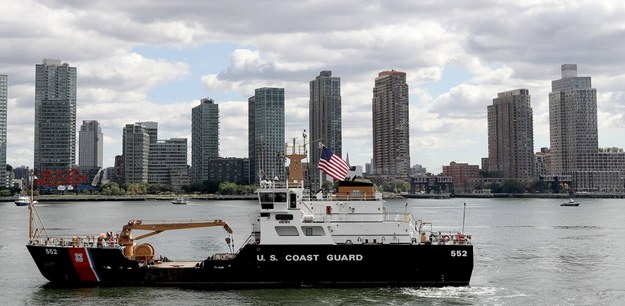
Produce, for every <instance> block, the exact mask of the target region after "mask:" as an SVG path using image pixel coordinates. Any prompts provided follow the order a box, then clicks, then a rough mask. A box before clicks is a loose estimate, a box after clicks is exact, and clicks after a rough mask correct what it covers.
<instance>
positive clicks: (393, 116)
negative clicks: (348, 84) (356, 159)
mask: <svg viewBox="0 0 625 306" xmlns="http://www.w3.org/2000/svg"><path fill="white" fill-rule="evenodd" d="M408 95H409V94H408V84H406V73H405V72H401V71H395V70H391V71H382V72H380V73H379V74H378V77H377V78H376V79H375V87H374V88H373V103H372V104H373V107H372V113H373V169H372V170H373V174H374V175H375V176H378V177H387V178H388V177H408V176H409V174H410V124H409V118H410V116H409V109H410V103H409V99H408V98H409V96H408Z"/></svg>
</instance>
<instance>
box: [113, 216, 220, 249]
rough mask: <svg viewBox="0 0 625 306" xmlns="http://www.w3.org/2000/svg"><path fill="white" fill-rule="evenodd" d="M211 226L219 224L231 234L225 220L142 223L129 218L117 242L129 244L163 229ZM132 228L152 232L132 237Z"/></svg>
mask: <svg viewBox="0 0 625 306" xmlns="http://www.w3.org/2000/svg"><path fill="white" fill-rule="evenodd" d="M213 226H221V227H223V228H224V230H225V231H226V232H228V233H229V234H232V228H231V227H230V225H228V223H227V222H226V221H223V220H213V221H203V222H181V223H143V222H142V221H141V220H130V221H128V224H126V225H124V227H123V228H122V232H121V234H120V235H119V239H118V243H119V244H120V245H129V244H132V243H133V241H134V240H139V239H143V238H146V237H150V236H154V235H156V234H159V233H161V232H164V231H169V230H179V229H191V228H201V227H213ZM132 230H146V231H152V232H150V233H147V234H143V235H140V236H137V237H136V238H132Z"/></svg>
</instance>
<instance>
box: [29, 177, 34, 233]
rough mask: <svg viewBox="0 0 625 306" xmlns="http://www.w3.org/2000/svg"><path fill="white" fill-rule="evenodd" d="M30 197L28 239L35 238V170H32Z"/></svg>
mask: <svg viewBox="0 0 625 306" xmlns="http://www.w3.org/2000/svg"><path fill="white" fill-rule="evenodd" d="M29 174H30V197H29V199H28V240H29V241H32V240H33V219H34V217H33V185H35V180H34V178H35V170H34V169H31V170H30V173H29Z"/></svg>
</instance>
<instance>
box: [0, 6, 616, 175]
mask: <svg viewBox="0 0 625 306" xmlns="http://www.w3.org/2000/svg"><path fill="white" fill-rule="evenodd" d="M0 11H2V12H3V14H0V46H1V47H0V74H5V75H8V78H9V101H8V142H7V163H8V164H10V165H12V166H13V167H19V166H22V165H24V166H28V167H32V165H33V149H34V142H33V136H34V135H33V134H34V132H33V121H34V109H35V107H34V105H35V98H34V93H35V89H34V75H35V65H36V64H40V63H41V62H42V60H43V59H44V58H51V59H60V60H62V61H63V62H67V63H69V64H70V65H71V66H74V67H77V74H78V79H77V84H78V88H77V119H78V122H77V129H79V127H80V125H81V123H82V121H83V120H98V121H99V122H100V124H101V126H102V131H103V134H104V166H105V167H111V166H113V164H114V156H115V155H121V153H122V144H121V141H122V129H123V126H124V125H125V124H128V123H135V122H139V121H156V122H158V129H159V131H158V133H159V139H161V140H165V139H170V138H174V137H186V138H188V141H189V142H188V144H189V151H190V149H191V109H192V108H193V107H194V106H197V105H199V101H200V99H202V98H212V99H213V100H215V102H216V103H217V104H218V105H219V110H220V152H219V153H220V156H223V157H247V99H248V98H249V97H250V96H253V95H254V89H255V88H260V87H282V88H285V100H286V101H285V104H286V105H285V118H286V120H285V122H286V127H285V128H286V130H285V136H286V138H287V139H285V142H287V141H288V142H290V141H292V139H293V138H296V139H297V141H300V142H301V141H302V136H301V135H302V132H303V131H304V130H307V129H308V100H309V90H308V86H309V82H310V81H311V80H314V79H315V77H316V76H318V75H319V72H320V71H322V70H331V71H332V75H333V76H337V77H340V78H341V96H342V119H343V122H342V125H343V158H344V159H347V157H349V161H350V164H351V165H361V166H364V165H365V163H368V162H370V160H371V157H372V136H371V132H372V131H371V126H372V119H371V99H372V90H373V86H374V80H375V78H376V77H377V75H378V73H379V72H381V71H385V70H392V69H394V70H399V71H403V72H406V74H407V83H408V85H409V88H410V151H411V154H410V155H411V161H410V163H411V165H414V164H420V165H422V166H424V167H426V168H427V170H428V172H432V173H435V174H437V173H440V172H441V170H442V166H443V165H449V163H450V162H452V161H455V162H465V163H469V164H473V165H480V160H481V158H483V157H487V156H488V143H487V140H488V136H487V120H486V108H487V106H488V105H490V104H492V100H493V98H496V97H497V93H499V92H504V91H508V90H513V89H519V88H526V89H529V92H530V95H531V104H532V108H533V114H534V148H535V151H539V150H540V148H541V147H549V113H548V94H549V92H550V91H551V81H552V80H556V79H560V78H561V74H560V67H561V65H562V64H577V67H578V76H590V77H592V86H593V88H596V89H597V107H598V131H599V145H600V146H601V147H619V148H622V147H624V146H625V137H623V136H622V135H625V118H624V117H623V114H624V113H625V59H624V58H623V54H625V19H623V16H625V2H621V1H612V0H592V1H570V0H565V1H563V0H545V1H543V0H527V1H489V0H485V1H446V0H437V1H425V0H424V1H364V0H362V1H361V0H344V1H335V0H333V1H329V0H328V1H326V0H319V1H315V0H309V1H290V0H268V1H242V0H227V1H221V0H211V1H192V0H178V1H163V0H149V1H148V0H135V1H126V0H124V1H122V0H108V1H80V0H65V1H61V0H47V1H33V0H21V1H12V0H0ZM77 133H78V131H77ZM77 144H78V136H77ZM190 161H191V159H190V158H189V163H190ZM77 162H78V157H77Z"/></svg>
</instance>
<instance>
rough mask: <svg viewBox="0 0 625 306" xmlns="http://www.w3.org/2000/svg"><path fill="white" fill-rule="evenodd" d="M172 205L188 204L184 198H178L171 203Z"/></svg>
mask: <svg viewBox="0 0 625 306" xmlns="http://www.w3.org/2000/svg"><path fill="white" fill-rule="evenodd" d="M171 204H178V205H180V204H187V200H185V199H184V198H183V197H178V198H176V199H175V200H173V201H171Z"/></svg>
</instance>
